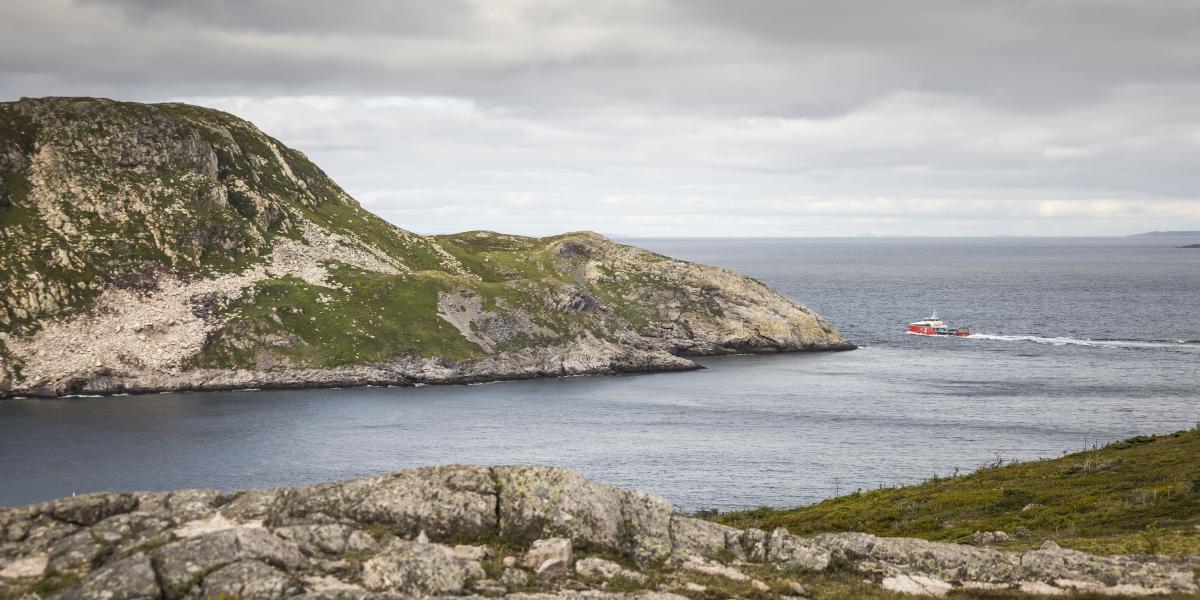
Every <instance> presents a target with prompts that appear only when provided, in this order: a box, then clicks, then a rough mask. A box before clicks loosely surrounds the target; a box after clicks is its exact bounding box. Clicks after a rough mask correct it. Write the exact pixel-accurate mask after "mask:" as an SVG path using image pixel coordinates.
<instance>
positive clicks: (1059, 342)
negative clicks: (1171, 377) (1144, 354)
mask: <svg viewBox="0 0 1200 600" xmlns="http://www.w3.org/2000/svg"><path fill="white" fill-rule="evenodd" d="M967 339H976V340H998V341H1003V342H1033V343H1036V344H1048V345H1051V346H1095V347H1099V348H1160V349H1167V350H1180V351H1185V352H1187V351H1192V352H1200V343H1198V342H1196V341H1192V340H1178V341H1172V342H1168V341H1153V340H1092V339H1087V338H1072V337H1042V336H1037V335H997V334H990V333H972V334H971V335H970V337H969V338H967Z"/></svg>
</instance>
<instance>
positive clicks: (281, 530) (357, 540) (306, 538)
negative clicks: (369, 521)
mask: <svg viewBox="0 0 1200 600" xmlns="http://www.w3.org/2000/svg"><path fill="white" fill-rule="evenodd" d="M273 531H274V533H275V535H277V536H279V537H282V538H284V539H287V540H292V541H293V542H296V544H297V545H298V546H299V547H300V551H301V552H303V553H304V554H305V555H306V556H309V557H314V556H322V555H333V556H338V555H342V554H347V553H349V554H363V553H366V552H369V551H371V550H374V549H375V547H376V545H377V544H376V542H375V538H372V537H371V536H369V535H367V534H365V533H363V532H362V531H360V530H358V529H355V528H353V527H350V526H349V525H343V524H341V523H319V524H313V525H291V526H286V527H277V528H275V529H274V530H273Z"/></svg>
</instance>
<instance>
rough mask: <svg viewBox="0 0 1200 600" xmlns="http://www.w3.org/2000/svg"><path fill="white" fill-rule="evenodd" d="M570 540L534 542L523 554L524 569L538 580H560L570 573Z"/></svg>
mask: <svg viewBox="0 0 1200 600" xmlns="http://www.w3.org/2000/svg"><path fill="white" fill-rule="evenodd" d="M571 556H572V554H571V540H570V539H568V538H548V539H544V540H534V542H533V543H532V544H530V545H529V551H528V552H526V553H525V567H526V568H528V569H531V570H532V571H533V574H534V575H537V576H538V578H540V579H562V578H564V577H566V576H567V575H568V574H569V573H570V572H571Z"/></svg>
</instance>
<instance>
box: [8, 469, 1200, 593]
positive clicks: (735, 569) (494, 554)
mask: <svg viewBox="0 0 1200 600" xmlns="http://www.w3.org/2000/svg"><path fill="white" fill-rule="evenodd" d="M1197 567H1200V561H1197V560H1195V559H1191V560H1189V559H1172V558H1166V557H1145V556H1143V557H1129V556H1093V555H1089V554H1085V553H1083V552H1078V551H1074V550H1065V549H1062V548H1058V547H1057V546H1056V545H1054V544H1053V543H1047V544H1046V545H1045V546H1043V547H1042V548H1040V549H1036V550H1028V551H1024V552H1009V551H1003V550H997V549H994V548H991V547H988V546H987V545H976V546H963V545H956V544H947V543H937V542H929V541H925V540H918V539H910V538H886V537H876V536H873V535H868V534H863V533H837V534H821V535H815V536H812V537H801V536H797V535H793V534H791V533H789V532H788V531H787V530H786V529H783V528H779V529H776V530H774V531H772V532H766V531H763V530H759V529H744V530H743V529H736V528H733V527H728V526H725V525H719V524H716V523H712V522H709V521H704V520H699V519H695V518H691V517H687V516H683V515H680V514H677V513H674V512H673V511H672V509H671V505H670V503H668V502H667V501H666V500H664V499H662V498H658V497H655V496H652V495H649V494H645V493H641V492H632V491H626V490H621V489H618V488H615V487H613V486H609V485H604V484H600V483H596V482H592V481H588V480H586V479H584V478H583V477H581V476H579V475H578V474H576V473H574V472H571V471H567V470H563V469H553V468H546V467H534V466H525V467H523V466H514V467H475V466H442V467H428V468H420V469H413V470H409V471H401V472H398V473H393V474H390V475H382V476H377V477H369V478H365V479H356V480H351V481H345V482H341V483H331V484H319V485H313V486H306V487H296V488H276V489H261V490H253V491H246V492H237V493H231V494H221V493H218V492H216V491H211V490H185V491H176V492H156V493H144V492H138V493H103V494H89V495H84V496H75V497H70V498H63V499H60V500H53V501H49V502H44V503H41V504H36V505H33V506H29V507H24V508H13V509H0V597H5V598H10V597H11V598H24V597H42V598H47V597H56V598H62V599H64V600H66V599H96V600H124V599H131V598H165V599H167V600H172V599H176V598H232V597H238V598H284V597H303V598H330V599H333V598H396V597H421V596H435V597H436V596H453V595H463V594H474V595H475V596H476V597H479V596H487V597H500V596H505V597H510V598H513V599H518V598H519V599H525V598H592V599H595V600H618V599H620V598H627V597H640V598H646V599H651V598H656V599H661V600H672V599H674V600H682V599H683V598H684V597H689V598H694V599H697V600H699V599H702V598H728V597H754V598H772V597H781V596H786V597H797V596H801V597H805V596H809V595H810V594H811V595H813V596H815V597H825V598H830V597H836V598H863V597H871V598H902V597H904V596H903V595H901V594H902V593H903V594H922V595H929V596H942V595H946V594H947V593H954V594H956V595H957V596H958V597H972V595H973V594H975V593H979V594H982V596H980V597H989V598H996V597H1005V598H1013V597H1022V594H1025V593H1032V594H1039V595H1064V594H1071V593H1076V592H1083V593H1087V594H1089V595H1090V597H1096V594H1101V595H1147V594H1157V593H1179V594H1183V593H1195V592H1196V591H1197V589H1198V588H1197V582H1196V574H1195V570H1196V569H1197Z"/></svg>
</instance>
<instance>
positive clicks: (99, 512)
mask: <svg viewBox="0 0 1200 600" xmlns="http://www.w3.org/2000/svg"><path fill="white" fill-rule="evenodd" d="M137 504H138V501H137V498H136V497H135V496H134V495H133V494H111V493H98V494H83V495H80V496H71V497H69V498H62V499H59V500H52V501H50V502H44V503H42V504H40V505H37V506H36V508H37V509H39V510H40V511H41V512H42V513H45V514H47V515H50V516H51V517H54V518H55V519H58V520H59V521H66V522H68V523H72V524H75V525H83V526H91V525H95V524H96V523H99V522H100V521H102V520H104V519H107V518H108V517H111V516H113V515H119V514H121V513H127V512H131V511H133V510H134V509H135V508H137Z"/></svg>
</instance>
